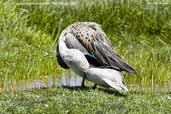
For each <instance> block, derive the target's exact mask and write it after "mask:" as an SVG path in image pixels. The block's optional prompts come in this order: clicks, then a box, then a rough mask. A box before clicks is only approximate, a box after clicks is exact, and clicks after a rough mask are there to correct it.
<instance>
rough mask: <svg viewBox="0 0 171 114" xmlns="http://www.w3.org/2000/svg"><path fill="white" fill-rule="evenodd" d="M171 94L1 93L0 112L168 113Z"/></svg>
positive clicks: (101, 92) (76, 113) (57, 89)
mask: <svg viewBox="0 0 171 114" xmlns="http://www.w3.org/2000/svg"><path fill="white" fill-rule="evenodd" d="M170 99H171V96H170V95H166V94H164V95H163V94H151V93H130V95H129V96H123V97H121V96H120V97H119V96H115V95H114V94H110V93H106V92H104V91H102V90H95V91H93V90H92V91H86V90H74V91H73V90H68V89H63V88H51V89H39V90H31V91H24V92H23V91H18V92H15V93H11V92H10V93H3V94H1V96H0V111H1V114H11V113H13V114H28V113H29V114H40V113H41V114H78V113H79V114H87V113H91V114H118V113H119V114H149V113H150V114H169V113H171V100H170Z"/></svg>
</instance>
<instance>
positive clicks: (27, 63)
mask: <svg viewBox="0 0 171 114" xmlns="http://www.w3.org/2000/svg"><path fill="white" fill-rule="evenodd" d="M27 2H28V3H31V2H32V3H37V4H35V5H31V4H30V5H27V4H24V3H25V1H24V0H14V1H12V0H8V1H3V0H1V1H0V87H1V88H7V87H9V85H10V84H11V83H12V82H16V81H18V80H30V79H44V80H46V78H45V77H47V76H51V77H56V75H60V72H61V69H59V67H58V65H57V62H56V58H55V50H56V49H55V48H56V42H57V40H58V37H59V34H60V32H61V31H62V30H63V29H64V28H65V27H66V26H67V25H69V24H71V23H73V22H76V21H94V22H97V23H99V24H101V25H102V28H103V30H104V31H105V32H106V33H107V35H108V36H109V38H110V40H111V41H112V44H113V45H114V46H115V48H116V50H117V52H118V53H119V54H120V55H122V57H123V58H124V59H125V60H127V61H128V63H129V64H131V65H132V66H134V67H135V69H136V70H137V71H138V75H137V76H131V75H130V74H125V75H126V82H127V83H128V84H137V85H148V86H149V85H150V86H155V85H167V84H168V83H169V82H170V81H171V80H170V79H171V75H170V73H171V64H170V63H171V58H170V57H171V56H170V55H171V47H170V44H171V40H170V35H171V32H170V30H171V13H170V10H171V5H170V4H171V3H170V2H169V1H167V0H164V1H163V2H161V1H155V0H152V1H146V0H140V1H137V0H129V1H127V0H122V1H119V0H115V1H112V0H102V1H98V0H95V1H91V0H88V1H87V0H86V1H81V0H74V1H60V0H56V1H48V0H47V1H46V2H45V3H46V4H41V3H44V2H43V1H40V0H39V1H34V0H28V1H27ZM59 2H63V3H67V5H65V4H63V5H61V4H59ZM21 3H23V4H21ZM55 3H56V4H55ZM164 3H167V4H168V5H165V4H164ZM156 4H157V5H156Z"/></svg>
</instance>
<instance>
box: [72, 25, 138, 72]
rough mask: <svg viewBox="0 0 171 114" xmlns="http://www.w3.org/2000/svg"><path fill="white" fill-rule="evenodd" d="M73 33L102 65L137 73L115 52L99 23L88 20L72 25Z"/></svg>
mask: <svg viewBox="0 0 171 114" xmlns="http://www.w3.org/2000/svg"><path fill="white" fill-rule="evenodd" d="M71 33H72V34H73V35H74V36H75V37H76V39H77V40H78V41H79V42H80V43H81V44H82V45H83V47H84V48H85V49H87V51H88V52H89V53H90V54H92V55H93V56H95V57H96V59H97V61H98V62H99V63H100V64H101V65H102V66H104V67H110V68H113V69H116V70H119V71H126V72H131V73H136V71H135V70H134V69H133V68H132V67H131V66H129V65H128V64H126V63H125V62H124V61H123V60H122V59H121V57H120V56H119V55H118V54H116V52H114V50H113V47H112V45H111V43H110V41H109V40H108V38H107V36H106V35H105V33H104V32H103V31H102V30H101V28H100V26H99V25H98V24H96V23H86V22H82V23H81V22H80V23H76V24H73V25H72V26H71Z"/></svg>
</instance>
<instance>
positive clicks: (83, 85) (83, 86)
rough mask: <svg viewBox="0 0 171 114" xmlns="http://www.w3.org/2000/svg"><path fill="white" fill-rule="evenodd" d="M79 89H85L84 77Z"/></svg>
mask: <svg viewBox="0 0 171 114" xmlns="http://www.w3.org/2000/svg"><path fill="white" fill-rule="evenodd" d="M81 87H82V88H85V77H83V80H82V82H81Z"/></svg>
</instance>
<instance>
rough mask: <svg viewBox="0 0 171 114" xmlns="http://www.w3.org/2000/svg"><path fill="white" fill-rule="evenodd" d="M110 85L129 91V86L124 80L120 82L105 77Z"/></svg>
mask: <svg viewBox="0 0 171 114" xmlns="http://www.w3.org/2000/svg"><path fill="white" fill-rule="evenodd" d="M103 80H104V81H105V82H106V83H107V84H108V85H109V86H110V87H112V88H114V89H116V90H118V91H120V90H125V91H128V88H127V87H126V86H125V85H124V84H123V83H122V82H119V81H112V80H109V79H103Z"/></svg>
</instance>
